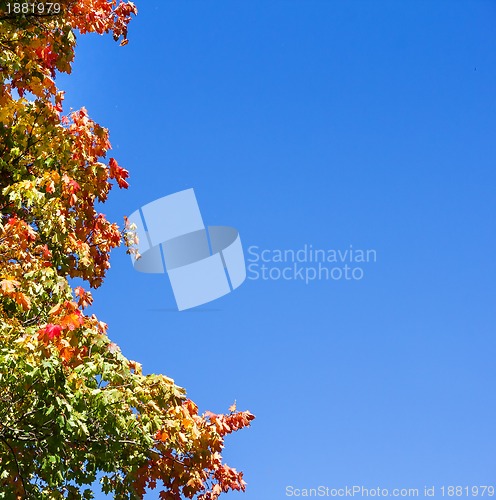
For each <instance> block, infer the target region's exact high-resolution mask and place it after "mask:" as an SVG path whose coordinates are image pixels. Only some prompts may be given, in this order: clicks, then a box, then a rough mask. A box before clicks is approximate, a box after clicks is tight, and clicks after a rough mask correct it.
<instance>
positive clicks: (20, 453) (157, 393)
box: [0, 0, 254, 500]
mask: <svg viewBox="0 0 496 500" xmlns="http://www.w3.org/2000/svg"><path fill="white" fill-rule="evenodd" d="M37 3H39V2H37ZM59 3H60V5H61V6H62V10H61V12H60V13H59V14H57V15H55V14H50V13H47V12H45V13H44V14H39V13H26V14H24V15H16V14H12V13H11V12H10V13H9V10H8V9H7V4H6V2H5V1H3V2H0V71H1V80H0V151H1V158H0V193H1V194H0V211H1V219H0V498H5V499H23V498H30V499H32V498H36V499H38V498H40V499H57V498H71V499H79V498H85V499H86V498H92V497H93V494H92V492H91V485H92V484H93V483H94V481H95V480H96V479H97V477H98V478H100V481H101V485H102V490H103V491H104V492H107V493H113V494H114V497H115V498H119V499H128V498H129V499H135V498H142V497H143V495H144V493H145V489H146V488H155V487H156V488H158V489H159V490H160V494H159V497H160V498H161V499H179V498H198V499H201V500H209V499H215V498H217V497H218V496H219V495H220V494H221V493H222V492H225V491H228V490H232V489H234V490H244V488H245V483H244V481H243V478H242V473H238V472H237V471H236V470H235V469H232V468H230V467H229V466H227V465H226V464H224V463H223V462H222V457H221V451H222V449H223V446H224V437H225V435H226V434H229V433H231V432H233V431H236V430H238V429H241V428H242V427H245V426H248V425H249V424H250V421H251V420H252V419H253V418H254V417H253V416H252V415H251V414H250V413H249V412H238V411H236V408H235V407H231V408H230V412H229V413H228V414H226V415H216V414H213V413H209V412H206V413H204V414H201V415H200V414H199V412H198V408H197V406H196V405H195V404H194V403H193V402H192V401H190V400H188V399H187V398H186V396H185V391H184V390H183V389H182V388H180V387H178V386H177V385H175V384H174V382H173V380H171V379H170V378H168V377H166V376H164V375H143V373H142V369H141V366H140V364H139V363H137V362H134V361H131V360H128V359H127V358H126V357H124V356H123V354H122V353H121V351H120V349H119V347H118V346H117V345H116V344H114V343H113V342H111V340H110V339H109V337H108V336H107V325H106V324H105V323H103V322H101V321H99V320H98V319H97V318H96V317H95V316H94V315H89V314H87V313H86V312H85V310H86V308H87V307H88V306H89V305H90V304H91V303H92V297H91V293H90V292H89V291H88V290H86V289H84V288H82V287H75V288H72V287H71V285H70V282H69V278H81V279H82V280H84V281H85V282H86V283H87V284H88V285H89V286H90V287H93V288H96V287H99V286H100V285H101V284H102V282H103V279H104V277H105V273H106V271H107V269H108V268H109V267H110V264H109V254H110V251H111V250H112V249H113V248H115V247H117V246H118V245H120V244H121V242H122V241H123V232H122V231H121V229H120V228H119V227H118V226H117V224H115V223H113V222H110V221H109V220H107V219H106V217H105V216H104V215H103V214H101V213H99V212H98V210H97V206H96V204H97V203H98V202H105V200H106V199H107V197H108V195H109V192H110V190H111V188H112V187H113V186H115V185H117V186H119V187H120V188H126V187H127V186H128V184H127V177H128V172H127V171H126V170H125V169H123V168H122V167H121V166H120V165H119V164H118V163H117V161H116V160H115V159H114V158H109V159H108V160H106V157H107V153H108V151H109V150H110V147H111V146H110V142H109V134H108V131H107V130H106V129H105V128H103V127H101V126H100V125H98V124H97V123H95V122H94V121H93V120H92V119H91V118H90V117H89V115H88V113H87V111H86V110H85V109H81V110H78V111H74V112H71V113H70V114H69V115H63V95H64V94H63V92H62V91H60V90H59V89H58V88H57V86H56V82H55V78H56V74H57V73H58V72H65V73H70V71H71V64H72V62H73V59H74V48H75V44H76V38H75V33H76V32H79V33H81V34H84V33H87V32H96V33H100V34H103V33H111V34H112V35H113V36H114V38H115V39H116V40H120V41H121V42H120V43H121V45H124V44H126V43H127V38H126V36H127V26H128V23H129V21H130V19H131V16H132V15H134V14H136V13H137V11H136V7H135V6H134V5H133V4H132V3H131V2H119V3H117V2H116V0H60V2H59Z"/></svg>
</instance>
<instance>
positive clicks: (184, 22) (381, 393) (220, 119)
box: [60, 0, 496, 500]
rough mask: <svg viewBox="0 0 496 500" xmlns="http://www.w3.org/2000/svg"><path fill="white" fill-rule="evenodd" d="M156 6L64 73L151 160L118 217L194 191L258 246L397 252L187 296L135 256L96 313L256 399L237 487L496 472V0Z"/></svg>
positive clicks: (411, 481)
mask: <svg viewBox="0 0 496 500" xmlns="http://www.w3.org/2000/svg"><path fill="white" fill-rule="evenodd" d="M136 3H137V6H138V8H139V10H140V13H139V16H138V17H137V18H136V19H135V20H134V21H133V23H132V25H131V28H130V43H129V45H128V46H126V47H123V48H121V47H119V46H118V45H117V44H115V43H114V42H113V41H112V39H111V37H106V38H101V37H97V36H85V37H79V38H78V48H77V54H76V63H75V66H74V72H73V74H72V75H71V76H69V77H65V76H64V77H62V78H61V79H60V84H61V85H62V86H63V87H64V88H65V89H66V90H67V98H66V105H67V106H72V107H75V108H76V107H80V106H83V105H84V106H86V107H87V108H88V110H89V112H90V114H91V116H92V117H93V118H94V119H96V120H97V121H99V122H100V123H101V124H102V125H104V126H107V127H108V128H110V130H111V139H112V143H113V146H114V151H113V155H114V156H115V157H116V158H117V159H118V160H119V162H120V163H121V164H122V165H123V166H125V167H126V168H128V169H129V170H130V172H131V179H130V180H131V187H130V189H129V190H128V191H120V192H119V191H117V190H115V191H114V192H113V193H112V196H111V198H110V201H109V202H108V204H107V205H106V206H105V208H104V210H103V211H104V212H105V213H106V214H107V216H108V217H109V218H113V219H115V220H118V221H121V220H122V217H123V216H124V215H127V214H130V213H131V212H133V211H134V210H136V209H137V208H139V207H141V206H142V205H144V204H145V203H148V202H149V201H152V200H154V199H156V198H159V197H161V196H164V195H167V194H170V193H174V192H176V191H180V190H182V189H186V188H190V187H193V188H194V189H195V191H196V196H197V198H198V201H199V204H200V207H201V210H202V215H203V218H204V220H205V222H206V223H207V224H211V225H231V226H234V227H236V228H237V229H238V230H239V232H240V235H241V241H242V243H243V246H244V248H245V251H246V250H247V248H248V247H250V246H258V247H259V248H260V249H294V250H298V249H299V248H302V247H303V246H304V245H305V244H307V245H313V247H315V248H323V249H343V250H344V249H347V248H349V246H350V245H353V248H357V249H358V248H367V249H374V250H376V252H377V262H375V263H369V264H367V265H364V266H363V268H364V277H363V279H362V280H348V281H347V280H341V281H332V280H329V281H325V280H324V281H315V282H312V283H309V284H305V283H304V282H302V281H301V280H286V281H285V280H247V281H246V282H245V283H244V284H243V285H242V286H241V287H240V288H239V289H237V290H236V291H234V292H233V293H231V294H229V295H227V296H225V297H223V298H221V299H219V300H217V301H215V302H212V303H210V304H207V305H205V306H201V307H199V308H197V309H194V310H190V311H184V312H177V311H175V310H174V309H175V303H174V298H173V295H172V291H171V288H170V285H169V283H168V281H167V278H166V277H164V276H163V275H145V274H139V273H137V272H134V271H133V269H132V266H131V263H130V260H129V258H128V256H127V255H125V252H124V250H122V249H121V250H118V251H116V252H115V253H114V255H113V257H112V268H111V270H110V272H109V274H108V278H107V280H106V282H105V284H104V286H103V287H102V288H101V289H100V290H98V291H97V292H96V293H95V299H96V305H95V312H96V313H97V314H98V315H99V317H100V319H102V320H103V321H106V322H107V323H109V326H110V336H111V338H112V339H113V340H114V341H115V342H117V343H118V344H119V345H120V346H121V347H122V349H123V352H124V354H125V355H127V356H128V357H130V358H132V359H136V360H138V361H140V362H141V363H143V366H144V370H145V372H148V373H151V372H161V373H165V374H167V375H168V376H171V377H173V378H174V379H175V380H176V382H177V383H178V384H179V385H182V386H184V387H186V388H187V390H188V394H189V396H190V397H191V398H192V399H193V400H194V401H196V402H197V403H198V404H199V406H200V409H201V410H207V409H209V410H212V411H215V412H222V411H226V410H227V408H228V406H229V405H230V404H231V403H232V402H233V401H234V399H236V400H237V402H238V408H240V409H249V410H251V411H252V412H253V413H255V414H256V416H257V420H256V421H255V422H254V424H253V427H252V428H251V429H249V430H244V431H241V432H239V433H237V435H234V436H232V437H231V438H229V439H228V441H227V448H226V452H225V454H224V456H225V458H226V460H227V461H228V463H229V464H230V465H232V466H235V467H236V468H238V469H241V470H243V471H245V478H246V480H247V482H248V490H247V492H246V494H245V495H244V496H242V495H240V494H236V493H235V494H229V495H227V497H229V498H246V499H247V500H272V499H274V500H277V499H282V498H287V497H286V489H285V488H286V486H290V485H292V486H294V487H295V488H310V487H314V488H315V487H318V486H320V485H324V486H328V487H330V488H337V487H344V486H346V485H363V486H365V487H369V488H374V487H378V486H379V487H382V488H391V489H392V488H394V487H400V488H404V487H406V488H409V487H415V488H419V489H420V490H423V488H424V486H433V485H435V486H437V488H438V489H437V490H436V498H442V497H441V493H440V490H439V487H440V486H442V485H446V486H448V485H462V486H472V485H488V484H492V485H495V483H496V468H495V465H496V456H495V449H496V435H495V431H494V422H495V421H496V391H495V384H496V363H495V355H496V338H495V333H496V331H495V324H496V307H495V299H496V292H495V284H494V280H495V274H496V269H495V259H494V255H495V251H496V233H495V225H496V224H495V213H496V198H495V195H494V192H495V183H496V170H495V166H494V160H495V157H496V154H495V153H496V143H495V141H494V132H495V130H496V114H495V111H496V100H495V99H496V92H495V90H496V37H495V34H496V24H495V19H496V17H495V16H496V4H495V3H494V2H492V1H489V0H488V1H475V0H474V1H470V2H468V1H464V2H462V1H454V0H450V1H436V2H428V1H417V0H416V1H406V0H405V1H403V2H397V1H379V0H376V1H374V2H372V1H354V2H349V1H344V0H339V1H338V0H337V1H332V2H331V1H323V0H322V1H316V0H284V1H280V0H271V1H270V2H262V1H258V0H250V1H249V2H248V1H245V2H232V1H226V0H216V1H192V0H184V1H177V0H176V1H172V0H170V1H169V0H168V1H164V0H146V1H144V0H142V1H141V2H140V1H137V2H136ZM99 498H103V497H99ZM147 498H149V499H154V498H157V496H156V495H154V494H153V493H151V494H150V495H149V496H148V497H147Z"/></svg>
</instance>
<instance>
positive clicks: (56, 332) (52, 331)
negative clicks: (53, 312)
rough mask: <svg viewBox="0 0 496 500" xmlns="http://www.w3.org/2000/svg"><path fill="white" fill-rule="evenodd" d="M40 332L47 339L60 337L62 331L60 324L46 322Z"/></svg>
mask: <svg viewBox="0 0 496 500" xmlns="http://www.w3.org/2000/svg"><path fill="white" fill-rule="evenodd" d="M40 333H41V334H42V335H43V336H46V337H47V338H48V339H49V340H53V339H55V338H57V337H60V335H61V333H62V327H61V326H60V325H54V324H52V323H48V325H46V326H45V328H43V329H41V330H40Z"/></svg>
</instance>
